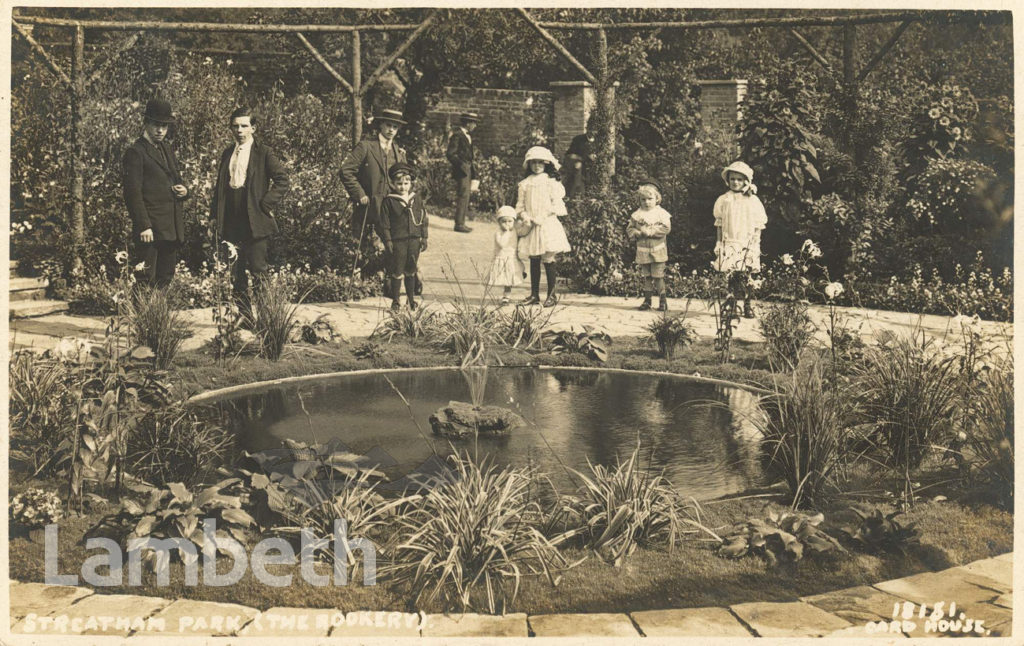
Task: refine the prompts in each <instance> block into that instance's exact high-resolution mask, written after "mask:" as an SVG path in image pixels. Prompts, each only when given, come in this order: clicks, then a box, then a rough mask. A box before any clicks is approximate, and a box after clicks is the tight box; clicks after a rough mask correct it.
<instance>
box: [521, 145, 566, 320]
mask: <svg viewBox="0 0 1024 646" xmlns="http://www.w3.org/2000/svg"><path fill="white" fill-rule="evenodd" d="M523 170H524V171H526V173H527V176H526V179H524V180H523V181H521V182H519V195H518V198H517V200H516V214H517V223H518V227H517V228H518V230H519V231H520V234H521V237H520V239H519V255H520V257H522V256H526V257H529V259H530V296H529V297H528V298H527V299H526V300H524V301H523V303H524V304H527V305H536V304H537V303H540V266H541V264H542V263H543V265H544V273H545V274H546V275H547V279H548V280H547V282H548V295H547V299H546V300H545V301H544V307H552V306H554V304H555V303H557V302H558V298H557V297H556V296H555V279H556V275H555V260H556V259H557V257H558V254H559V253H561V252H563V251H572V247H571V246H570V245H569V239H568V238H567V237H566V236H565V229H564V228H562V223H561V222H559V221H558V218H559V217H561V216H563V215H565V214H566V209H565V186H563V185H562V183H561V182H560V181H558V176H557V175H558V161H557V160H555V156H554V155H552V154H551V151H550V150H548V149H547V148H545V147H543V146H534V147H533V148H530V149H529V150H528V151H526V158H525V159H524V160H523Z"/></svg>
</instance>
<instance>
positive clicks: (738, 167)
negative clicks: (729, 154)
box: [722, 161, 754, 183]
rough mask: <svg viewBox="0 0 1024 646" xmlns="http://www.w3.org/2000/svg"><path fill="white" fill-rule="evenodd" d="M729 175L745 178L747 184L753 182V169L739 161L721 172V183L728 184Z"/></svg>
mask: <svg viewBox="0 0 1024 646" xmlns="http://www.w3.org/2000/svg"><path fill="white" fill-rule="evenodd" d="M729 173H739V174H740V175H742V176H744V177H746V178H747V181H748V182H753V181H754V169H753V168H751V167H750V166H747V165H746V164H744V163H743V162H741V161H734V162H733V163H731V164H729V165H728V166H726V167H725V168H724V169H723V170H722V181H723V182H726V183H728V181H729Z"/></svg>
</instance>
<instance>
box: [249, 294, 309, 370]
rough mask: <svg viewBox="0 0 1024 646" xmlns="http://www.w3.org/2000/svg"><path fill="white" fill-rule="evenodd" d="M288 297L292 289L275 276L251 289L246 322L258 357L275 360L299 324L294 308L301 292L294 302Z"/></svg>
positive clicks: (299, 301)
mask: <svg viewBox="0 0 1024 646" xmlns="http://www.w3.org/2000/svg"><path fill="white" fill-rule="evenodd" d="M291 298H292V290H291V289H289V288H288V287H287V286H286V285H285V284H284V283H283V282H282V281H281V280H280V279H279V278H278V277H276V276H275V277H273V278H270V279H268V280H266V281H265V282H264V283H263V284H262V285H260V286H258V287H257V288H256V289H254V290H253V296H252V313H251V315H250V321H249V323H250V327H251V328H252V331H253V334H255V335H256V340H257V342H258V344H259V354H260V356H261V357H265V358H267V359H269V360H271V361H277V360H278V359H280V358H281V355H282V354H284V348H285V346H286V345H288V342H289V341H290V340H291V338H292V331H293V330H294V329H295V327H296V326H297V325H298V324H299V322H298V317H297V312H298V310H299V305H301V304H302V301H303V300H304V298H305V295H302V296H300V297H299V298H298V300H297V302H296V303H294V304H293V303H292V302H291Z"/></svg>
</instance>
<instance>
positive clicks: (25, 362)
mask: <svg viewBox="0 0 1024 646" xmlns="http://www.w3.org/2000/svg"><path fill="white" fill-rule="evenodd" d="M71 376H72V375H71V373H70V369H69V367H68V366H67V365H66V364H65V363H64V362H63V361H61V360H59V359H57V358H55V357H48V356H47V357H41V356H38V355H36V354H35V353H34V352H30V351H20V352H15V353H14V354H13V355H12V356H11V362H10V372H9V373H8V386H9V388H10V390H9V400H8V401H9V417H8V420H9V422H10V427H9V428H10V433H11V435H10V446H9V449H10V457H11V458H12V459H13V460H16V461H17V462H20V463H22V464H24V465H25V466H27V467H28V468H30V469H31V470H32V473H33V475H37V474H39V473H43V472H46V471H48V470H50V469H51V468H52V467H54V466H56V464H57V462H56V460H59V459H60V457H61V456H64V457H66V456H65V455H64V454H63V453H61V452H60V451H59V447H61V445H62V444H64V443H65V442H66V441H67V440H68V439H69V438H70V437H71V436H72V435H73V433H74V428H75V425H76V421H75V417H76V413H75V398H74V396H73V393H72V391H71V389H70V388H69V384H70V382H71Z"/></svg>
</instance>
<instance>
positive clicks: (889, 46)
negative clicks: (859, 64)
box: [857, 20, 914, 83]
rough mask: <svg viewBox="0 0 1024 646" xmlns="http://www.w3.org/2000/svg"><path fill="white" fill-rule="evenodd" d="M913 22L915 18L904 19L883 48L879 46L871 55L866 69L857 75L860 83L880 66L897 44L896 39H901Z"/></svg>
mask: <svg viewBox="0 0 1024 646" xmlns="http://www.w3.org/2000/svg"><path fill="white" fill-rule="evenodd" d="M913 22H914V21H913V20H904V21H903V23H902V24H901V25H900V26H899V27H897V28H896V30H895V31H894V32H893V34H892V36H890V37H889V40H887V41H885V44H884V45H882V47H881V48H879V50H878V51H877V52H876V53H875V55H874V56H873V57H871V60H870V61H868V64H867V65H865V66H864V69H862V70H861V71H860V74H859V75H858V76H857V82H858V83H860V82H861V81H863V80H864V79H865V78H866V77H867V75H868V74H870V73H871V72H872V71H873V70H874V69H875V67H877V66H878V63H880V62H881V60H882V59H883V58H885V55H886V54H888V53H889V50H891V49H892V48H893V47H894V46H895V45H896V41H898V40H899V39H900V36H902V35H903V32H905V31H906V30H907V29H909V28H910V25H911V24H913Z"/></svg>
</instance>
